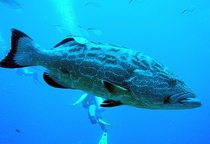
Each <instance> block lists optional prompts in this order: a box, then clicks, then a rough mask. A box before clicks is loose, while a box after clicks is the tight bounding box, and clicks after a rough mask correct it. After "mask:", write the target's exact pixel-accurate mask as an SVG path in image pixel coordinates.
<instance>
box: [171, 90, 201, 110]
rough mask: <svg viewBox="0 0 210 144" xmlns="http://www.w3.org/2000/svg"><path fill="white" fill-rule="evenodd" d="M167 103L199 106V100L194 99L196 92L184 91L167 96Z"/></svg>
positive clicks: (189, 106)
mask: <svg viewBox="0 0 210 144" xmlns="http://www.w3.org/2000/svg"><path fill="white" fill-rule="evenodd" d="M168 100H169V103H171V104H179V105H183V106H184V107H186V108H196V107H200V106H201V101H200V100H199V99H196V94H195V93H192V92H186V93H183V94H175V95H172V96H170V97H169V99H168Z"/></svg>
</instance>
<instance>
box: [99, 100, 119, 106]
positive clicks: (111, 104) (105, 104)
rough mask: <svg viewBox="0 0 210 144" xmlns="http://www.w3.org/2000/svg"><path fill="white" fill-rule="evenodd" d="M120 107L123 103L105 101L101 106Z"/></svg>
mask: <svg viewBox="0 0 210 144" xmlns="http://www.w3.org/2000/svg"><path fill="white" fill-rule="evenodd" d="M119 105H122V103H121V102H120V101H114V100H105V101H104V102H103V103H102V104H100V106H101V107H115V106H119Z"/></svg>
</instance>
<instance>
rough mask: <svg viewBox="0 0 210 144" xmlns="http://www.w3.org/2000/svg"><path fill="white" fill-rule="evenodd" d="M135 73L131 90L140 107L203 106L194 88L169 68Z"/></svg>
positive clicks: (185, 107) (175, 107) (182, 107)
mask: <svg viewBox="0 0 210 144" xmlns="http://www.w3.org/2000/svg"><path fill="white" fill-rule="evenodd" d="M135 75H136V77H135V78H133V82H134V83H133V84H132V85H131V89H132V90H131V91H132V95H134V97H135V98H136V99H137V100H138V101H139V106H140V107H141V106H142V107H144V108H149V109H191V108H196V107H200V106H201V102H200V100H198V99H196V94H195V93H194V92H193V91H192V89H191V88H190V87H188V86H187V85H186V84H185V83H184V82H183V81H182V80H181V78H180V77H177V76H175V75H174V74H173V73H172V72H171V71H169V70H168V69H164V70H162V71H156V72H151V71H148V70H147V71H143V70H135ZM134 85H136V86H134ZM132 86H134V87H133V88H132ZM137 105H138V104H137Z"/></svg>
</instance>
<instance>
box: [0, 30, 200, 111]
mask: <svg viewBox="0 0 210 144" xmlns="http://www.w3.org/2000/svg"><path fill="white" fill-rule="evenodd" d="M11 47H12V48H11V50H10V52H9V53H8V55H7V56H6V57H5V58H4V59H3V60H2V61H1V62H0V66H1V67H4V68H19V67H26V66H43V67H45V68H46V69H47V72H45V73H44V75H43V78H44V80H45V81H46V82H47V83H48V84H49V85H50V86H53V87H57V88H67V89H78V90H83V91H85V92H87V93H91V94H93V95H95V96H98V97H102V98H105V99H106V100H105V101H104V102H103V103H102V104H101V106H103V107H112V106H117V105H129V106H133V107H139V108H147V109H190V108H195V107H199V106H201V102H200V101H199V100H197V99H196V94H195V93H194V92H193V91H192V90H191V89H190V88H189V87H188V86H187V85H186V84H185V83H184V82H183V81H182V80H181V78H179V77H178V76H176V75H175V74H174V73H173V72H171V71H170V70H169V69H168V68H167V67H165V66H164V65H162V64H160V63H159V62H157V61H156V60H154V59H153V58H151V57H149V56H147V55H145V54H143V53H141V52H138V51H135V50H132V49H129V48H126V47H122V46H117V45H112V44H102V43H94V42H88V43H85V44H79V43H77V42H76V41H75V40H74V39H73V38H66V39H64V40H63V41H61V42H60V43H58V44H57V45H55V46H54V48H53V49H42V48H41V47H40V46H39V45H38V44H37V43H36V42H35V41H33V40H32V39H31V38H30V37H29V36H27V35H26V34H25V33H23V32H21V31H19V30H16V29H12V42H11Z"/></svg>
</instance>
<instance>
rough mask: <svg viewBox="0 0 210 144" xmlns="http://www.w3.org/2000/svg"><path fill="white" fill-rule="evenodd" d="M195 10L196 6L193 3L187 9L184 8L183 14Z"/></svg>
mask: <svg viewBox="0 0 210 144" xmlns="http://www.w3.org/2000/svg"><path fill="white" fill-rule="evenodd" d="M194 10H195V6H193V5H192V6H190V7H188V8H187V9H185V10H183V11H182V14H183V13H185V12H193V11H194Z"/></svg>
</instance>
